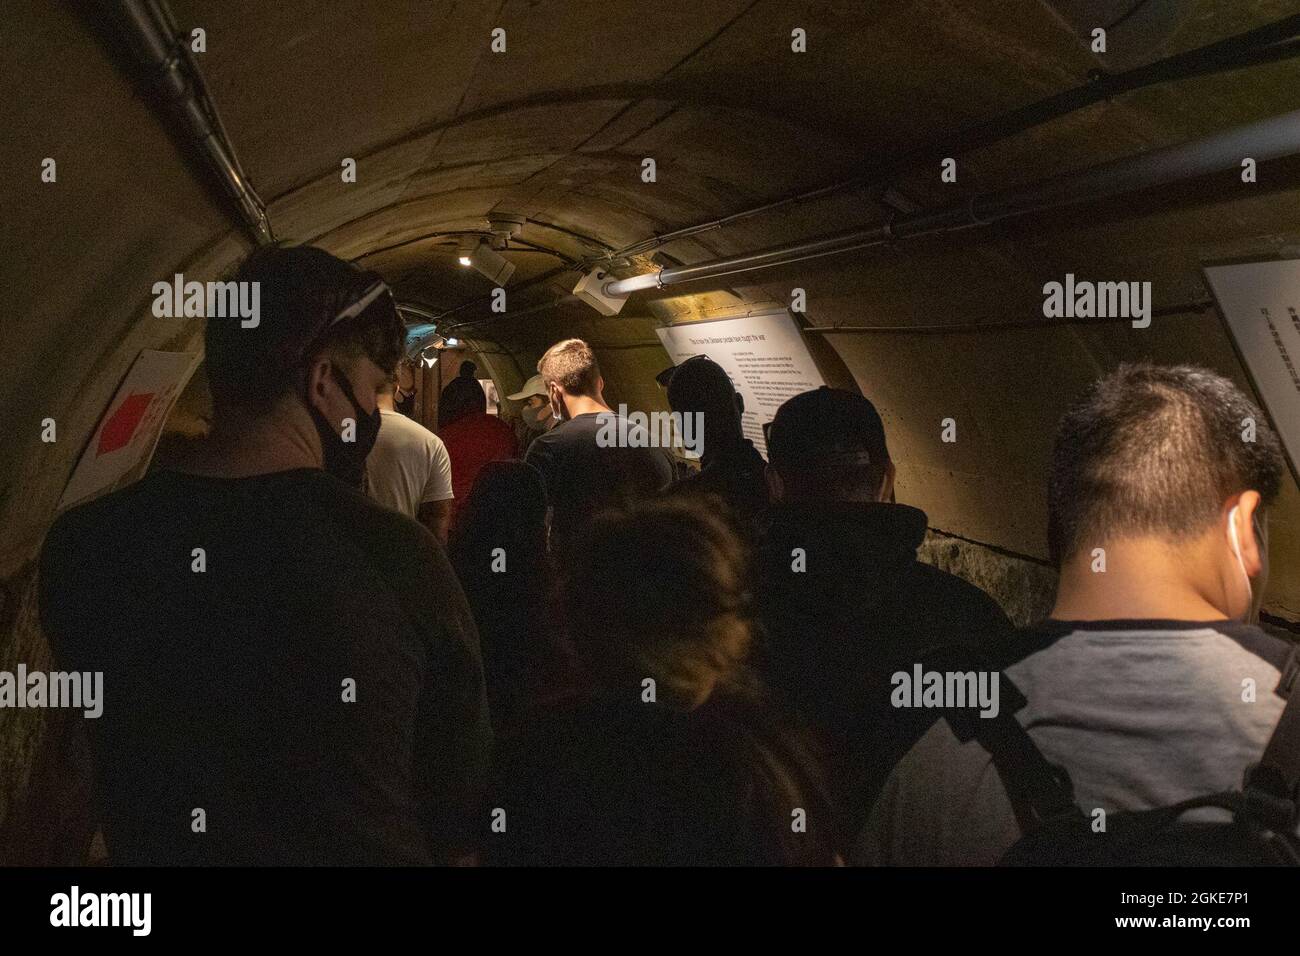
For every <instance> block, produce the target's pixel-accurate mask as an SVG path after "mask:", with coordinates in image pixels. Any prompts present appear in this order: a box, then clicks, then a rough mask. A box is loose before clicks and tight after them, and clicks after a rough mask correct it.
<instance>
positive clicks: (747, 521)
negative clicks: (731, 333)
mask: <svg viewBox="0 0 1300 956" xmlns="http://www.w3.org/2000/svg"><path fill="white" fill-rule="evenodd" d="M668 405H669V407H670V408H672V410H673V411H674V412H677V413H679V414H681V415H683V416H685V415H698V416H700V419H701V422H702V424H703V426H704V429H703V436H702V437H703V442H704V444H703V451H702V452H701V454H700V470H699V471H698V472H696V473H694V474H692V475H690V476H689V477H686V478H683V479H681V480H680V481H678V482H676V483H675V484H674V485H673V492H674V493H677V494H686V495H699V494H711V495H716V496H718V497H719V498H721V499H722V501H723V502H724V503H725V504H726V506H727V508H728V509H729V510H730V512H731V517H732V518H733V519H734V520H735V522H736V523H737V526H738V527H739V529H740V530H741V531H742V532H743V533H745V534H746V535H750V534H753V533H755V531H756V530H757V526H758V521H759V518H760V516H761V515H762V514H763V512H764V511H765V509H766V508H767V503H768V494H767V479H766V468H767V465H766V463H765V462H764V461H763V456H762V455H760V454H759V453H758V449H756V448H755V447H754V443H753V442H752V441H750V440H749V439H748V438H746V437H745V431H744V426H743V418H742V416H743V415H744V413H745V400H744V399H743V398H742V397H741V396H740V393H739V392H737V391H736V386H735V385H734V384H733V383H732V381H731V376H730V375H728V374H727V371H726V369H724V368H723V367H722V366H721V365H719V364H718V363H717V362H715V361H713V360H712V359H711V358H709V357H708V356H707V355H695V356H692V357H691V358H688V359H687V360H686V361H684V362H682V363H681V364H680V365H678V366H677V367H676V368H675V369H673V373H672V377H671V378H670V379H669V380H668Z"/></svg>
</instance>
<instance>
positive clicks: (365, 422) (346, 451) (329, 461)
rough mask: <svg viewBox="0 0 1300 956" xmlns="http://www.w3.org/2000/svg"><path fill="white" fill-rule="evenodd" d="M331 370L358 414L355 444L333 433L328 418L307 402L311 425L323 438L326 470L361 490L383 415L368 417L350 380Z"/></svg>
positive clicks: (334, 369) (374, 413)
mask: <svg viewBox="0 0 1300 956" xmlns="http://www.w3.org/2000/svg"><path fill="white" fill-rule="evenodd" d="M331 369H332V372H333V375H334V378H335V380H336V381H337V382H338V383H339V384H340V385H342V386H343V393H344V394H345V395H347V397H348V401H349V402H351V403H352V407H353V409H355V410H356V414H357V417H356V422H357V427H356V434H355V435H354V438H355V439H356V440H355V441H344V440H343V436H342V435H340V434H339V433H338V432H336V431H335V430H334V429H333V427H332V426H331V425H330V423H329V421H328V420H327V419H326V418H325V416H324V415H322V414H321V413H320V412H319V411H318V410H317V408H316V406H315V405H313V404H312V403H311V402H310V401H308V402H307V411H309V412H311V418H312V421H313V422H315V423H316V433H317V434H318V435H320V447H321V455H322V456H323V458H324V467H325V470H326V471H328V472H329V473H330V474H331V475H333V476H334V477H335V478H338V479H340V480H342V481H344V482H346V483H347V484H349V485H351V486H352V487H353V488H360V487H361V485H362V482H363V481H364V480H365V477H366V457H367V456H368V455H369V454H370V449H372V448H374V447H375V439H377V438H378V437H379V426H380V425H381V424H382V423H383V416H381V415H380V413H379V409H378V408H376V409H375V410H374V411H373V412H371V413H370V414H369V415H367V414H366V413H365V412H364V411H363V410H362V408H361V403H360V402H358V401H357V396H356V393H355V392H354V391H353V390H352V383H351V382H349V381H348V377H347V376H346V375H344V374H343V373H342V372H341V371H339V370H338V369H337V368H333V367H332V366H331Z"/></svg>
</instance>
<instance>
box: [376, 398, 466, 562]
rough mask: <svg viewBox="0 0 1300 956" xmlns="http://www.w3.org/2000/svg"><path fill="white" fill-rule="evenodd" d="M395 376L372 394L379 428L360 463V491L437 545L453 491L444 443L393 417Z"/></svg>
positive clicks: (445, 527) (443, 539)
mask: <svg viewBox="0 0 1300 956" xmlns="http://www.w3.org/2000/svg"><path fill="white" fill-rule="evenodd" d="M396 388H397V376H395V375H394V376H392V377H391V378H388V379H385V380H384V381H383V382H382V383H380V386H379V390H378V391H377V392H376V393H375V401H376V403H377V404H378V406H379V414H380V415H381V416H382V418H383V423H384V425H383V428H381V429H380V430H379V437H378V439H377V440H376V441H375V447H374V448H373V449H372V450H371V452H370V457H369V458H368V459H367V460H366V490H367V491H368V492H369V493H370V497H372V498H374V499H375V500H376V501H378V502H379V503H380V504H381V505H383V506H384V507H385V508H392V509H393V510H394V511H399V512H401V513H402V514H404V515H406V516H407V517H408V518H415V519H416V520H417V521H419V522H420V524H422V525H424V526H425V527H426V528H428V529H429V530H430V531H432V532H433V535H434V537H436V538H437V539H438V540H439V541H441V542H442V543H443V544H446V543H447V532H448V529H449V528H450V527H451V515H452V509H453V499H454V494H453V492H454V486H453V484H452V471H451V455H450V453H449V452H448V451H447V446H446V443H445V442H443V440H442V439H441V438H439V437H438V436H437V435H435V434H434V433H433V432H431V431H429V429H427V428H425V427H424V426H423V425H421V424H420V423H419V422H416V421H412V420H411V419H409V418H407V417H406V416H405V415H403V414H402V413H401V412H399V411H397V408H396V405H395V402H394V392H395V390H396Z"/></svg>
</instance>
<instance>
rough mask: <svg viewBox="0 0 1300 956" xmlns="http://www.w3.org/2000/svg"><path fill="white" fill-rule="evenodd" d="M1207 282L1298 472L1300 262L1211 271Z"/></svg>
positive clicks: (1228, 266) (1257, 264)
mask: <svg viewBox="0 0 1300 956" xmlns="http://www.w3.org/2000/svg"><path fill="white" fill-rule="evenodd" d="M1205 277H1206V279H1207V280H1208V281H1209V283H1210V288H1211V289H1213V290H1214V297H1215V298H1216V299H1217V300H1218V301H1219V311H1220V312H1222V313H1223V318H1224V321H1226V322H1227V323H1228V331H1229V332H1231V333H1232V339H1233V341H1234V342H1235V343H1236V345H1237V351H1238V353H1240V355H1241V360H1242V361H1243V362H1244V363H1245V365H1246V370H1247V371H1248V372H1249V373H1250V377H1251V380H1252V381H1253V382H1254V383H1255V388H1256V390H1257V391H1258V392H1259V397H1260V398H1261V399H1263V402H1264V407H1265V409H1267V411H1268V414H1269V417H1270V418H1272V419H1273V424H1274V426H1276V428H1277V432H1278V437H1279V438H1280V439H1281V440H1282V444H1283V446H1284V447H1285V449H1286V453H1287V457H1288V458H1289V459H1290V461H1291V467H1292V469H1293V470H1294V469H1295V468H1296V467H1297V465H1300V259H1284V260H1281V261H1275V262H1247V263H1240V264H1233V265H1222V266H1208V267H1206V269H1205Z"/></svg>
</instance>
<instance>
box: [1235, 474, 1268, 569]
mask: <svg viewBox="0 0 1300 956" xmlns="http://www.w3.org/2000/svg"><path fill="white" fill-rule="evenodd" d="M1260 504H1261V499H1260V496H1259V492H1258V491H1243V492H1242V493H1241V494H1240V495H1238V496H1237V501H1236V509H1237V510H1236V511H1232V510H1231V509H1232V507H1233V505H1232V504H1231V503H1229V504H1228V505H1227V507H1228V509H1229V512H1230V513H1231V514H1232V524H1233V527H1232V528H1229V529H1227V530H1228V534H1229V535H1231V534H1232V533H1233V531H1235V532H1236V536H1237V543H1238V545H1239V546H1240V548H1241V563H1242V564H1243V565H1245V567H1246V574H1247V576H1248V577H1251V578H1257V577H1259V575H1260V572H1261V571H1263V570H1264V567H1265V562H1266V561H1267V560H1268V552H1267V548H1268V543H1267V541H1264V540H1261V532H1262V530H1263V528H1264V515H1263V512H1262V511H1261V510H1260Z"/></svg>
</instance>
